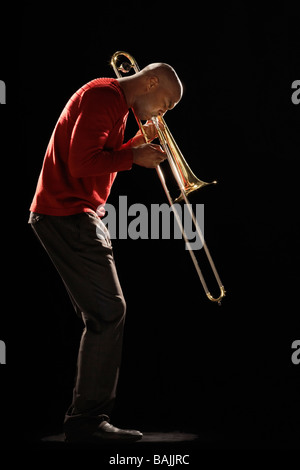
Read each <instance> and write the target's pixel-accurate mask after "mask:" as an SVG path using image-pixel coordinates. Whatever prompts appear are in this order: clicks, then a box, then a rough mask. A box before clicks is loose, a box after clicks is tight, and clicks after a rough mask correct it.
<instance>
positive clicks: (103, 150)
mask: <svg viewBox="0 0 300 470" xmlns="http://www.w3.org/2000/svg"><path fill="white" fill-rule="evenodd" d="M128 112H129V111H128V106H127V103H126V100H125V96H124V94H123V91H122V89H121V87H120V85H119V83H118V82H117V80H116V79H112V78H98V79H96V80H92V81H91V82H89V83H87V84H86V85H84V86H83V87H82V88H80V89H79V90H78V91H77V92H76V93H75V94H74V95H73V96H72V97H71V99H70V100H69V101H68V103H67V105H66V106H65V108H64V110H63V111H62V113H61V115H60V117H59V120H58V122H57V124H56V126H55V129H54V131H53V134H52V136H51V139H50V142H49V144H48V148H47V151H46V155H45V158H44V162H43V167H42V170H41V173H40V177H39V180H38V184H37V188H36V193H35V195H34V198H33V201H32V204H31V206H30V210H31V211H32V212H37V213H40V214H47V215H59V216H61V215H73V214H77V213H79V212H88V211H91V210H92V211H96V209H97V207H98V206H99V205H101V204H105V202H106V200H107V198H108V195H109V193H110V188H111V186H112V184H113V181H114V179H115V177H116V174H117V172H118V171H122V170H130V169H131V167H132V161H133V153H132V150H131V149H130V141H129V142H128V143H127V144H125V145H123V138H124V130H125V126H126V121H127V116H128Z"/></svg>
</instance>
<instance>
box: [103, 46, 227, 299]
mask: <svg viewBox="0 0 300 470" xmlns="http://www.w3.org/2000/svg"><path fill="white" fill-rule="evenodd" d="M121 56H124V57H126V58H127V59H128V60H129V62H130V63H128V62H121V63H120V61H119V59H120V57H121ZM110 64H111V66H112V67H113V69H114V71H115V74H116V76H117V77H118V78H122V73H121V72H123V73H128V72H129V71H130V70H131V69H133V70H134V71H135V73H138V72H139V71H140V69H139V66H138V64H137V62H136V60H135V59H134V58H133V57H132V56H131V55H130V54H128V52H124V51H118V52H115V54H114V55H113V56H112V58H111V61H110ZM132 111H133V114H134V115H135V118H136V120H137V123H138V125H139V128H140V130H141V132H142V134H143V136H144V139H145V142H148V139H147V136H146V133H145V131H144V129H143V126H142V123H141V121H140V119H139V118H138V117H137V116H136V114H135V113H134V109H132ZM151 121H152V122H153V124H154V125H155V127H156V129H157V133H158V138H159V140H160V145H161V146H162V147H163V149H164V151H165V153H166V155H167V158H168V162H169V165H170V168H171V171H172V174H173V176H174V178H175V180H176V183H177V185H178V187H179V189H180V196H179V197H178V198H177V199H176V200H175V201H173V199H172V197H171V195H170V192H169V190H168V187H167V185H166V182H165V178H164V175H163V172H162V170H161V168H160V166H158V167H157V168H156V171H157V173H158V176H159V179H160V181H161V184H162V186H163V188H164V191H165V193H166V196H167V199H168V201H169V204H170V206H171V208H172V209H173V212H174V215H175V218H176V221H177V223H178V224H179V227H180V229H181V232H182V235H183V238H184V240H185V243H186V245H187V247H188V249H189V252H190V255H191V258H192V261H193V263H194V266H195V268H196V271H197V274H198V276H199V279H200V281H201V284H202V286H203V288H204V291H205V293H206V295H207V297H208V299H209V300H211V301H212V302H218V304H219V305H220V304H221V300H222V299H223V297H224V296H225V289H224V286H223V284H222V282H221V279H220V277H219V274H218V272H217V270H216V267H215V264H214V262H213V260H212V257H211V255H210V252H209V250H208V248H207V245H206V242H205V240H204V237H203V234H202V231H201V229H200V227H199V224H198V222H197V219H196V217H195V215H194V213H193V210H192V207H191V204H190V202H189V200H188V198H187V195H188V194H189V193H191V192H192V191H195V190H197V189H200V188H202V187H204V186H207V185H210V184H216V181H213V182H211V183H206V182H204V181H201V180H199V179H198V178H197V177H196V176H195V175H194V173H193V172H192V171H191V169H190V167H189V166H188V164H187V162H186V160H185V159H184V157H183V155H182V153H181V151H180V149H179V148H178V146H177V144H176V142H175V140H174V138H173V136H172V134H171V132H170V131H169V129H168V127H167V125H166V123H165V120H164V119H163V118H162V117H161V116H153V117H152V118H151ZM181 200H183V201H184V202H185V204H186V206H187V208H188V211H189V213H190V216H191V219H192V221H193V223H194V225H195V228H196V231H197V234H198V236H199V238H200V240H201V242H202V245H203V248H204V250H205V253H206V256H207V259H208V261H209V264H210V266H211V269H212V271H213V274H214V276H215V279H216V281H217V284H218V286H219V289H220V295H219V296H218V297H213V296H212V295H211V293H210V292H209V289H208V287H207V284H206V282H205V279H204V277H203V274H202V272H201V269H200V267H199V264H198V261H197V259H196V256H195V254H194V252H193V251H192V249H191V248H190V243H189V240H188V237H187V235H186V233H185V230H184V227H183V225H182V222H181V219H180V217H179V215H178V213H177V211H176V209H174V206H173V205H174V203H175V202H179V201H181Z"/></svg>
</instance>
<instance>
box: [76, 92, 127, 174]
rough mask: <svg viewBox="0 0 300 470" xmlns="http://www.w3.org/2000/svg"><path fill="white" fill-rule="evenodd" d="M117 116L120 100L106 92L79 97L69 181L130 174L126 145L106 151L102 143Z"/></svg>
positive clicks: (111, 93) (113, 94) (104, 141)
mask: <svg viewBox="0 0 300 470" xmlns="http://www.w3.org/2000/svg"><path fill="white" fill-rule="evenodd" d="M119 115H120V98H119V96H118V95H117V93H116V92H115V91H114V90H112V89H109V88H106V89H105V90H103V89H97V88H94V89H93V88H92V89H89V90H88V91H87V92H85V94H84V95H83V97H82V101H81V104H80V113H79V115H78V118H77V120H76V122H75V125H74V128H73V131H72V136H71V141H70V149H69V161H68V165H69V170H70V173H71V175H72V176H73V177H75V178H83V177H89V176H101V175H104V174H107V173H114V172H118V171H124V170H130V169H131V167H132V162H133V152H132V150H131V149H130V146H128V145H126V144H125V145H122V146H121V147H120V148H119V149H117V150H114V149H112V150H107V149H106V148H105V147H106V142H107V139H108V137H109V134H110V132H111V130H112V129H113V128H114V126H115V125H116V121H117V120H118V118H119Z"/></svg>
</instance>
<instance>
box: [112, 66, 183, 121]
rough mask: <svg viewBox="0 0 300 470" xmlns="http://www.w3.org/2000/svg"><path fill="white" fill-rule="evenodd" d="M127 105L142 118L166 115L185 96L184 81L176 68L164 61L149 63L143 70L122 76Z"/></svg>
mask: <svg viewBox="0 0 300 470" xmlns="http://www.w3.org/2000/svg"><path fill="white" fill-rule="evenodd" d="M118 81H119V83H120V85H121V86H122V88H123V91H124V93H125V97H126V101H127V104H128V107H130V108H132V109H133V110H134V112H135V114H136V116H137V117H138V118H139V119H141V120H148V119H151V118H152V117H153V116H163V115H164V114H165V112H166V111H168V110H169V109H173V108H174V106H175V105H176V104H177V103H178V102H179V101H180V99H181V97H182V84H181V82H180V80H179V78H178V75H177V73H176V72H175V70H174V69H173V68H172V67H171V66H170V65H168V64H164V63H161V62H158V63H153V64H149V65H147V67H145V68H143V69H142V70H141V71H140V72H138V73H136V74H133V75H129V76H127V77H122V78H119V80H118Z"/></svg>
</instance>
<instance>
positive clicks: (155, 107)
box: [134, 87, 176, 121]
mask: <svg viewBox="0 0 300 470" xmlns="http://www.w3.org/2000/svg"><path fill="white" fill-rule="evenodd" d="M175 105H176V102H175V100H174V97H173V94H172V92H171V91H170V90H167V89H164V88H163V87H157V88H156V89H155V90H153V91H151V92H149V93H148V94H145V95H143V96H140V97H139V98H138V99H137V100H136V102H135V105H134V112H135V114H136V116H137V117H138V118H139V119H141V120H142V121H147V120H148V119H151V118H152V117H153V116H163V115H164V114H165V113H166V111H168V109H172V108H174V106H175Z"/></svg>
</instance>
